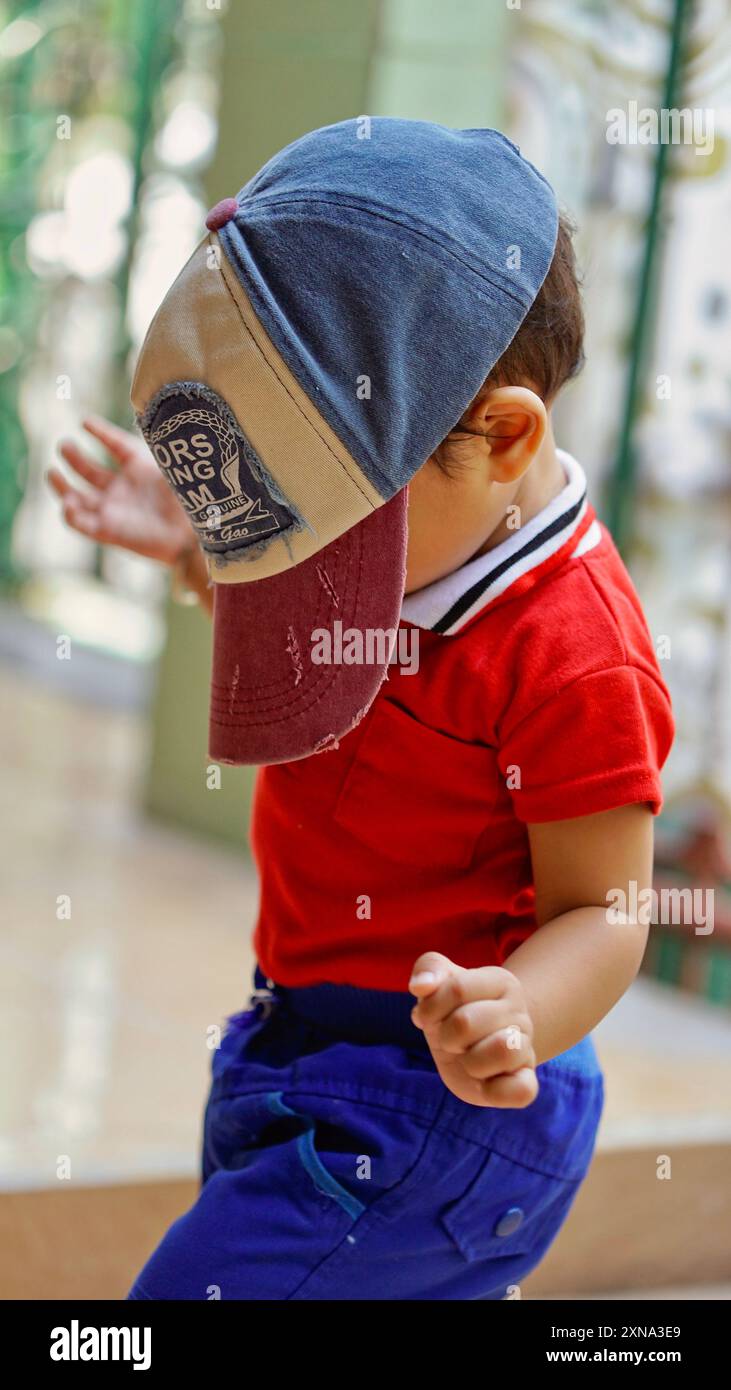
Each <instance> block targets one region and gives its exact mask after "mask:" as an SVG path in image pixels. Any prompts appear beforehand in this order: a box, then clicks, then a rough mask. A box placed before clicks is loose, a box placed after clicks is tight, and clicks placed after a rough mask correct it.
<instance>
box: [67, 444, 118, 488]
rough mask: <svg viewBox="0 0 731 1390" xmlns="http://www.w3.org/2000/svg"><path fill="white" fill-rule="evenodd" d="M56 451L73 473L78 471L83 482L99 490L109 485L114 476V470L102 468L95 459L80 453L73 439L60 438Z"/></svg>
mask: <svg viewBox="0 0 731 1390" xmlns="http://www.w3.org/2000/svg"><path fill="white" fill-rule="evenodd" d="M58 452H59V453H60V454H61V457H62V458H64V459H65V460H66V462H67V463H68V464H69V465H70V467H71V468H73V470H74V473H78V475H79V477H80V478H83V479H84V480H85V482H87V483H91V486H92V487H95V488H98V489H99V490H100V491H103V490H104V488H107V487H109V484H110V483H111V481H112V478H113V477H114V476H115V470H114V469H112V468H104V467H103V465H102V464H100V463H97V462H96V460H95V459H92V458H89V455H88V454H84V453H82V451H81V449H80V448H79V446H78V444H74V441H73V439H62V440H61V443H60V444H59V446H58Z"/></svg>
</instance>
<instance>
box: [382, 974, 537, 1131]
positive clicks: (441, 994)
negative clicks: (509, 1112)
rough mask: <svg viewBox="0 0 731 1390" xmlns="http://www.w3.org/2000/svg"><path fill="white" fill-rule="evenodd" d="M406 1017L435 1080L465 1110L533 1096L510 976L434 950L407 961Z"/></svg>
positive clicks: (521, 1004) (521, 1012) (524, 1016)
mask: <svg viewBox="0 0 731 1390" xmlns="http://www.w3.org/2000/svg"><path fill="white" fill-rule="evenodd" d="M409 991H410V992H411V994H415V995H416V997H417V999H418V1001H419V1002H418V1004H417V1005H416V1007H415V1008H414V1010H413V1011H412V1014H411V1017H412V1019H413V1021H414V1023H415V1024H416V1026H417V1028H421V1029H423V1031H424V1034H425V1036H426V1039H427V1042H428V1043H429V1047H430V1049H431V1054H432V1057H433V1058H434V1061H435V1063H436V1066H437V1069H438V1071H439V1075H440V1076H441V1078H442V1081H443V1082H444V1084H445V1086H448V1087H449V1089H450V1091H452V1092H453V1094H454V1095H455V1096H457V1097H458V1099H459V1100H464V1101H466V1102H467V1103H468V1104H469V1105H493V1106H496V1107H499V1108H501V1109H520V1108H522V1107H524V1106H526V1105H530V1103H531V1101H533V1100H535V1098H536V1096H537V1094H538V1079H537V1077H536V1072H535V1067H536V1056H535V1052H534V1051H533V1021H532V1019H531V1016H530V1013H529V1011H528V1004H527V1001H526V997H525V992H524V990H523V986H522V985H521V983H520V980H519V979H518V978H517V976H515V975H513V974H511V972H510V971H509V970H504V969H503V968H502V967H501V966H484V967H483V968H482V969H479V970H465V969H464V968H463V967H462V966H461V965H455V964H454V962H453V961H451V960H448V958H447V957H446V956H442V955H439V953H438V952H436V951H427V952H426V953H425V954H424V955H422V956H419V958H418V960H416V961H415V962H414V966H413V969H412V972H411V979H410V981H409Z"/></svg>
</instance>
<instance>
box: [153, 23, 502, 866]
mask: <svg viewBox="0 0 731 1390" xmlns="http://www.w3.org/2000/svg"><path fill="white" fill-rule="evenodd" d="M221 23H222V26H223V38H224V46H223V67H222V75H221V81H222V99H221V105H220V111H219V120H220V135H219V142H218V148H217V152H216V156H215V159H214V161H213V163H212V165H211V168H210V170H209V172H208V176H207V179H206V193H207V198H208V202H209V205H212V204H213V203H215V202H218V200H219V199H220V198H224V197H229V196H232V195H233V194H235V193H236V192H237V191H238V189H239V188H240V187H241V186H242V184H244V183H245V182H246V180H247V179H248V178H249V177H250V176H251V175H252V174H253V173H255V172H256V170H257V169H258V168H259V167H260V166H261V165H262V164H263V163H264V162H265V160H267V159H268V158H269V157H270V156H271V155H272V154H274V153H275V152H276V151H277V150H278V149H281V147H282V146H283V145H286V144H288V143H289V142H290V141H292V140H295V139H297V137H298V136H299V135H303V134H304V133H305V132H306V131H308V130H314V129H315V128H316V127H317V126H321V125H328V124H330V123H331V122H333V121H342V120H346V119H348V118H352V117H355V116H359V115H362V114H364V113H365V114H369V115H381V116H405V117H412V118H415V119H420V120H433V121H439V122H441V123H442V124H444V125H451V126H480V125H501V124H502V123H503V97H504V69H505V47H506V42H507V39H508V38H509V31H510V12H509V11H508V9H507V7H505V6H503V5H497V6H496V5H486V4H485V3H484V0H461V3H460V4H459V5H445V4H444V3H443V0H308V3H307V4H306V5H304V4H302V3H301V0H277V3H276V4H272V3H271V0H236V3H235V4H230V5H229V7H228V10H227V11H226V12H225V13H224V14H223V16H222V19H221ZM168 619H169V622H168V633H167V641H166V645H165V650H164V653H163V656H162V659H161V664H160V672H159V681H158V689H157V696H156V700H155V705H154V709H153V717H152V756H151V763H150V774H149V781H148V787H147V806H148V809H149V810H150V811H151V812H152V813H153V814H155V815H158V816H160V817H162V818H163V819H165V820H167V821H170V822H173V823H176V824H179V825H184V826H186V827H188V828H190V829H194V830H197V831H200V832H202V833H205V834H209V835H211V836H214V837H215V838H217V839H221V840H228V841H233V842H234V843H237V844H243V843H244V842H245V839H246V836H247V832H248V805H249V795H250V789H251V785H252V781H253V772H252V770H251V769H249V768H231V767H222V768H221V787H220V790H209V789H208V787H207V769H208V765H209V764H208V757H207V750H206V742H207V724H208V681H209V672H210V646H211V634H210V624H209V622H208V620H207V619H206V618H205V617H204V615H203V614H202V613H201V612H200V611H199V610H198V609H188V608H181V607H179V606H177V605H174V604H170V605H169V613H168Z"/></svg>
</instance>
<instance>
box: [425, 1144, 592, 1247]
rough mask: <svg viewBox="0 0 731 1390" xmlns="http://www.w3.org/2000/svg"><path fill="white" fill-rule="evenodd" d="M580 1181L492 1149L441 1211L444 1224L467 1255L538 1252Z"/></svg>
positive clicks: (555, 1229) (548, 1240) (554, 1230)
mask: <svg viewBox="0 0 731 1390" xmlns="http://www.w3.org/2000/svg"><path fill="white" fill-rule="evenodd" d="M579 1186H580V1182H579V1181H569V1180H567V1179H564V1178H557V1177H549V1176H547V1175H546V1174H545V1173H539V1172H537V1171H536V1170H534V1169H532V1168H526V1167H524V1166H523V1164H520V1163H516V1162H515V1161H514V1160H513V1159H509V1158H504V1157H503V1156H502V1155H501V1154H498V1153H494V1152H490V1153H489V1154H488V1156H487V1159H486V1161H485V1162H484V1163H483V1165H482V1167H481V1169H480V1171H479V1172H478V1174H477V1177H476V1178H474V1180H473V1182H472V1183H471V1185H470V1187H469V1188H468V1189H467V1191H466V1192H464V1193H463V1194H462V1196H461V1197H459V1198H458V1199H457V1201H455V1202H452V1203H451V1204H450V1205H449V1206H448V1207H446V1208H445V1210H444V1211H443V1212H442V1213H441V1221H442V1225H443V1226H444V1228H445V1230H446V1231H447V1233H448V1234H449V1235H450V1236H451V1238H452V1240H453V1241H454V1243H455V1245H456V1246H457V1248H458V1250H459V1251H460V1253H461V1254H462V1255H463V1257H464V1259H465V1260H468V1261H472V1260H496V1259H500V1258H502V1257H503V1256H508V1255H511V1256H512V1255H535V1254H540V1252H541V1250H542V1249H544V1248H546V1247H547V1246H548V1245H549V1244H550V1243H551V1240H552V1239H553V1237H554V1235H556V1234H557V1232H558V1231H559V1229H560V1227H561V1225H562V1223H563V1221H564V1219H565V1217H566V1215H567V1213H568V1210H569V1208H570V1206H571V1204H572V1202H573V1200H574V1197H575V1196H576V1193H577V1191H578V1188H579Z"/></svg>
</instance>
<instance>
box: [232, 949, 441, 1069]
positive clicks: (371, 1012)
mask: <svg viewBox="0 0 731 1390" xmlns="http://www.w3.org/2000/svg"><path fill="white" fill-rule="evenodd" d="M254 983H255V986H256V989H257V991H261V993H260V995H259V997H260V998H262V999H263V1000H265V999H266V997H267V995H269V996H271V998H272V999H273V1000H277V1001H279V1002H280V1003H281V1004H282V1005H284V1007H286V1008H288V1009H290V1010H291V1012H292V1013H293V1014H295V1015H296V1017H297V1018H300V1019H302V1021H303V1022H305V1023H309V1024H311V1025H313V1027H317V1028H321V1029H322V1030H323V1032H325V1033H332V1034H333V1035H335V1036H337V1037H339V1038H341V1039H343V1041H345V1042H355V1043H395V1044H396V1045H397V1046H399V1047H405V1048H408V1049H410V1050H411V1051H418V1052H427V1053H428V1052H429V1046H428V1043H427V1041H426V1038H425V1037H424V1034H423V1032H422V1031H421V1029H420V1028H417V1027H416V1025H415V1024H414V1023H412V1021H411V1010H412V1009H413V1008H415V1006H416V999H415V997H414V996H413V995H411V994H408V993H404V994H402V993H400V992H399V991H391V990H380V989H361V988H360V987H359V986H357V985H336V984H321V985H307V986H304V987H301V988H294V989H292V988H290V987H288V986H285V985H279V984H276V983H274V984H273V985H271V984H269V983H268V981H267V976H266V975H265V974H264V972H263V971H262V970H261V969H260V967H259V966H258V965H257V967H256V969H255V971H254Z"/></svg>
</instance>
